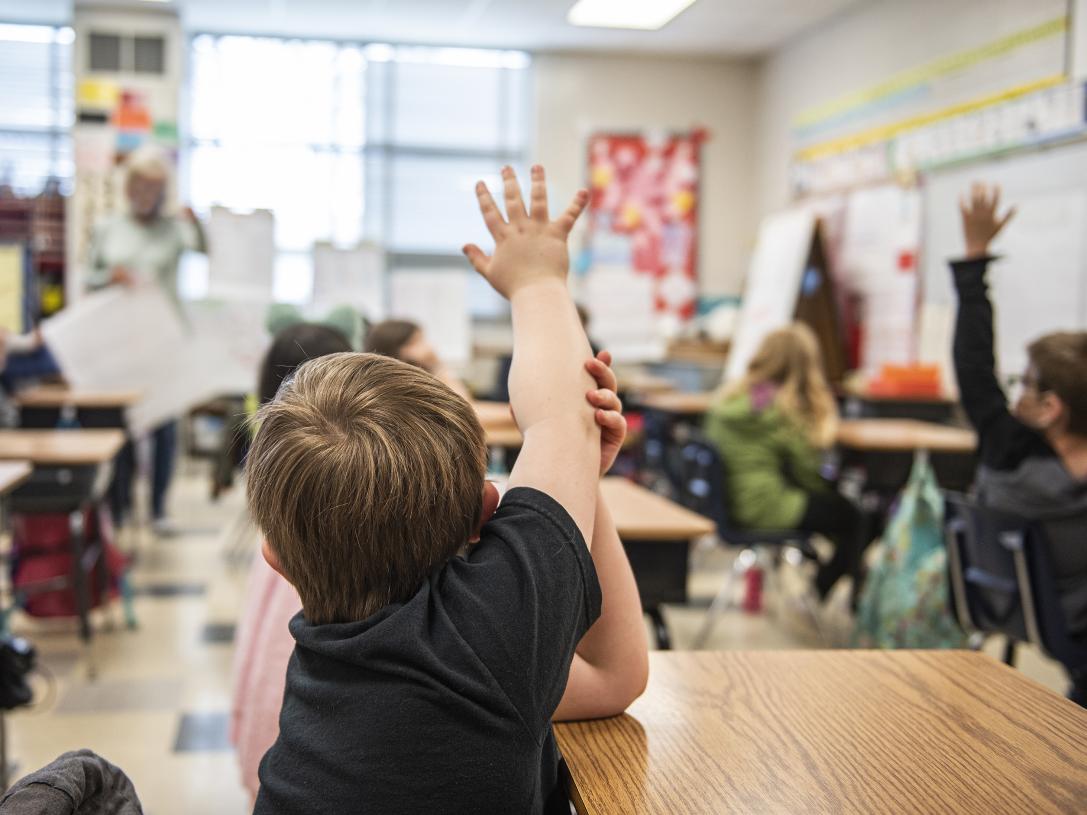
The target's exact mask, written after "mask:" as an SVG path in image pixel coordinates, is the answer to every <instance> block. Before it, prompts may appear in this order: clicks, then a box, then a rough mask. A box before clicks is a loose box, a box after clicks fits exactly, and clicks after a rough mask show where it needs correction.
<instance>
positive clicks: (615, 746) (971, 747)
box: [555, 651, 1087, 815]
mask: <svg viewBox="0 0 1087 815" xmlns="http://www.w3.org/2000/svg"><path fill="white" fill-rule="evenodd" d="M649 659H650V663H649V668H650V670H649V686H648V688H647V690H646V692H645V694H644V695H643V696H642V697H641V698H640V699H638V700H637V701H636V702H635V703H634V704H633V705H632V706H631V708H630V710H629V711H628V712H627V713H626V714H624V715H622V716H618V717H615V718H611V719H600V720H596V721H588V722H571V723H564V724H556V725H555V735H556V738H557V740H558V744H559V749H560V750H561V752H562V755H563V757H564V758H565V760H566V765H567V768H568V769H567V772H568V778H567V781H568V783H569V785H570V792H571V798H572V800H573V802H574V805H575V808H576V809H577V811H578V813H580V815H605V814H607V815H610V814H611V813H616V815H618V813H622V814H623V815H639V814H640V813H722V812H783V813H784V812H827V813H830V812H833V813H872V812H976V813H986V815H988V814H989V813H1023V812H1068V813H1072V812H1082V811H1083V809H1084V802H1087V710H1084V709H1083V708H1080V707H1079V706H1077V705H1075V704H1073V703H1072V702H1069V701H1067V700H1066V699H1063V698H1061V697H1060V696H1058V695H1057V694H1055V693H1053V692H1051V691H1049V690H1047V689H1045V688H1043V687H1041V686H1040V685H1037V684H1035V683H1034V682H1031V681H1030V680H1028V679H1026V678H1025V677H1023V675H1022V674H1020V673H1018V672H1016V671H1015V670H1014V669H1012V668H1009V667H1008V666H1006V665H1003V664H1001V663H999V662H997V661H995V660H993V659H991V658H990V657H988V656H985V655H984V654H981V653H976V652H967V651H779V652H774V651H761V652H737V651H731V652H668V653H664V652H655V653H652V654H650V657H649Z"/></svg>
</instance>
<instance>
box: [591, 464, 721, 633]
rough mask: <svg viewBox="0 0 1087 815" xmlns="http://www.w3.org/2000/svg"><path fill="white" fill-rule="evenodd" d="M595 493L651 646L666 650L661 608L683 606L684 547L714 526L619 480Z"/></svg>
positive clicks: (611, 479) (607, 481)
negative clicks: (646, 621)
mask: <svg viewBox="0 0 1087 815" xmlns="http://www.w3.org/2000/svg"><path fill="white" fill-rule="evenodd" d="M600 489H601V492H602V494H603V496H604V500H605V501H606V502H607V505H608V508H609V509H610V510H611V514H612V518H613V519H614V520H615V527H616V531H618V533H619V538H620V540H622V542H623V548H624V549H625V550H626V553H627V557H628V558H629V559H630V567H631V569H632V570H633V572H634V579H635V581H636V582H637V584H638V592H639V594H640V595H641V599H642V608H643V609H644V610H645V613H646V614H647V615H648V616H649V618H650V620H652V622H653V626H654V632H655V634H656V638H657V645H658V646H659V647H660V648H661V649H664V650H667V649H669V648H671V647H672V638H671V634H670V633H669V631H668V626H667V625H666V624H665V621H664V615H663V614H662V612H661V606H662V605H663V604H664V603H685V602H687V573H688V555H689V551H690V543H691V541H692V540H695V539H697V538H700V537H702V536H703V535H709V534H711V533H713V531H714V529H715V526H714V523H713V521H711V520H710V519H709V518H706V517H703V516H702V515H699V514H697V513H695V512H691V511H690V510H689V509H687V508H685V507H681V506H680V505H679V504H676V503H675V502H673V501H669V500H668V499H667V498H664V497H663V496H660V495H657V494H656V493H654V492H650V491H649V490H647V489H646V488H645V487H641V486H639V485H637V484H635V483H634V482H632V481H628V480H627V479H625V478H616V477H614V476H612V477H608V478H604V479H603V480H602V481H601V483H600Z"/></svg>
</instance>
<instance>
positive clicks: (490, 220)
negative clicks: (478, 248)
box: [476, 181, 506, 240]
mask: <svg viewBox="0 0 1087 815" xmlns="http://www.w3.org/2000/svg"><path fill="white" fill-rule="evenodd" d="M476 197H477V198H478V199H479V211H480V212H481V213H482V214H483V223H485V224H486V225H487V230H488V231H489V232H490V233H491V237H492V238H494V239H495V240H498V237H499V235H500V234H501V233H502V231H503V228H504V227H505V226H506V222H505V221H504V220H502V213H501V212H499V211H498V204H496V203H495V202H494V198H492V197H491V191H490V190H489V189H487V185H486V184H484V183H483V182H482V181H480V182H478V183H477V184H476Z"/></svg>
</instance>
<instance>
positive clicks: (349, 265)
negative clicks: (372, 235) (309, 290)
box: [313, 242, 386, 323]
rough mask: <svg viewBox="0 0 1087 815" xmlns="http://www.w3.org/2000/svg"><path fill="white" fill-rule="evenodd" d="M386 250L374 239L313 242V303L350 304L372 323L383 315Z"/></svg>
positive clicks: (321, 304)
mask: <svg viewBox="0 0 1087 815" xmlns="http://www.w3.org/2000/svg"><path fill="white" fill-rule="evenodd" d="M385 297H386V295H385V251H384V250H383V249H382V248H381V247H380V246H378V245H377V244H373V243H364V244H359V245H358V246H355V247H352V248H350V249H341V248H338V247H335V246H333V245H332V244H330V243H325V242H319V243H315V244H314V245H313V303H314V305H317V306H322V307H328V308H332V307H335V306H340V305H349V306H352V307H353V308H354V309H355V310H356V311H359V312H361V313H363V314H365V315H366V319H368V320H369V321H370V322H372V323H376V322H380V321H381V320H384V319H385Z"/></svg>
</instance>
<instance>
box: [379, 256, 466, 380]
mask: <svg viewBox="0 0 1087 815" xmlns="http://www.w3.org/2000/svg"><path fill="white" fill-rule="evenodd" d="M468 274H469V273H468V272H465V271H464V270H463V269H400V270H397V271H395V272H393V273H392V275H390V277H389V317H390V318H391V319H398V320H411V321H413V322H415V323H418V324H419V325H420V326H422V328H423V330H424V331H425V332H426V335H427V337H428V338H429V339H430V342H431V344H432V345H433V346H434V350H435V351H437V352H438V356H439V357H441V359H442V361H443V362H447V363H452V364H460V363H465V362H468V361H469V359H471V356H472V319H471V315H470V314H469V312H468Z"/></svg>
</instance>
